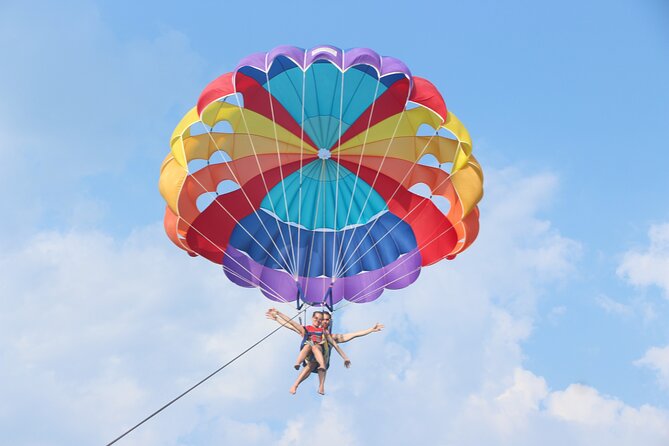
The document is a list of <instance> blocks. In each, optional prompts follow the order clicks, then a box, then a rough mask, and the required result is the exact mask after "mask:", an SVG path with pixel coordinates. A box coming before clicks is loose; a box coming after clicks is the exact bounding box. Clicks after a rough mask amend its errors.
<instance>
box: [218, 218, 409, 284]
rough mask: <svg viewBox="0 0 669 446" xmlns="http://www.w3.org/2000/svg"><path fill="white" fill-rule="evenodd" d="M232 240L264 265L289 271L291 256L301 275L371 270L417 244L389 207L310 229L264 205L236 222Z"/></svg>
mask: <svg viewBox="0 0 669 446" xmlns="http://www.w3.org/2000/svg"><path fill="white" fill-rule="evenodd" d="M263 226H264V228H263ZM242 227H243V229H242ZM265 228H266V229H267V230H265ZM249 234H250V235H249ZM230 245H231V246H233V247H234V248H236V249H238V250H240V251H243V252H244V253H246V254H247V255H248V256H249V257H251V258H252V259H253V260H255V261H256V262H258V263H259V264H261V265H264V266H266V267H268V268H272V269H278V270H285V271H290V270H291V268H288V266H287V265H286V264H285V262H286V261H289V262H294V263H295V264H296V269H295V270H294V271H293V272H294V273H295V274H297V275H298V276H301V277H334V275H335V274H336V273H337V272H338V273H339V276H338V277H348V276H353V275H356V274H358V273H360V272H363V271H374V270H377V269H379V268H383V267H385V266H387V265H389V264H390V263H392V262H393V261H395V260H397V259H398V258H399V257H400V256H401V255H403V254H406V253H408V252H410V251H411V250H413V249H416V247H417V243H416V238H415V236H414V233H413V231H412V229H411V226H410V225H409V224H407V223H406V222H404V221H402V220H401V219H400V218H398V217H397V216H395V215H394V214H393V213H391V212H384V213H383V214H381V215H380V216H378V218H376V219H374V220H372V221H370V222H368V223H367V224H365V225H361V226H356V227H353V228H348V229H345V230H343V231H312V230H307V229H303V228H298V227H296V226H294V225H289V224H286V223H284V222H282V221H280V220H278V219H277V218H276V217H275V216H273V215H271V214H269V213H267V212H265V211H264V210H262V209H261V210H260V211H258V212H257V213H253V214H251V215H249V216H247V217H246V218H244V219H242V220H241V221H240V222H239V224H238V225H237V226H236V227H235V229H234V230H233V232H232V235H231V237H230ZM284 259H286V260H285V261H284ZM279 262H280V263H279ZM292 264H293V263H291V265H292Z"/></svg>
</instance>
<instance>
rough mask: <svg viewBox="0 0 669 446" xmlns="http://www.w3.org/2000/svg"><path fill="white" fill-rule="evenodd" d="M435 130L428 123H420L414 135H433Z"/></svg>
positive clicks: (435, 132)
mask: <svg viewBox="0 0 669 446" xmlns="http://www.w3.org/2000/svg"><path fill="white" fill-rule="evenodd" d="M436 134H437V130H436V129H435V128H434V127H432V126H430V125H429V124H421V125H420V127H418V130H416V136H435V135H436Z"/></svg>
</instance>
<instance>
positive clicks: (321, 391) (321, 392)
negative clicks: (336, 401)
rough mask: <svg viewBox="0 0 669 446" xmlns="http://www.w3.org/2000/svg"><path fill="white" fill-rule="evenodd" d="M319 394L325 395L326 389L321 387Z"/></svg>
mask: <svg viewBox="0 0 669 446" xmlns="http://www.w3.org/2000/svg"><path fill="white" fill-rule="evenodd" d="M318 393H319V394H321V395H325V389H323V388H322V387H319V389H318Z"/></svg>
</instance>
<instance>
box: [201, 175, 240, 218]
mask: <svg viewBox="0 0 669 446" xmlns="http://www.w3.org/2000/svg"><path fill="white" fill-rule="evenodd" d="M237 189H239V184H237V183H235V182H234V181H232V180H223V181H221V182H220V183H218V186H217V187H216V190H214V191H207V192H205V193H203V194H200V196H199V197H197V200H195V206H197V209H198V211H200V212H203V211H204V210H205V209H207V208H208V207H209V206H211V204H212V203H213V202H214V201H215V200H216V198H217V197H219V196H221V195H226V194H229V193H231V192H234V191H236V190H237Z"/></svg>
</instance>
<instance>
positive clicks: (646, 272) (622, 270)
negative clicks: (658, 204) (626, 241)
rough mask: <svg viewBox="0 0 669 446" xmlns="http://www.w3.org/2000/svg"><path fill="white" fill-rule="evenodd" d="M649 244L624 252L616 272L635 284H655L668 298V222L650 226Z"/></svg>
mask: <svg viewBox="0 0 669 446" xmlns="http://www.w3.org/2000/svg"><path fill="white" fill-rule="evenodd" d="M648 237H649V239H650V245H649V246H648V247H647V248H646V249H644V250H632V251H628V252H627V253H625V254H624V256H623V259H622V261H621V263H620V266H619V267H618V270H617V273H618V275H620V276H622V277H623V278H625V279H626V280H628V281H629V282H630V283H631V284H633V285H636V286H657V287H659V288H660V289H661V290H662V291H663V292H664V294H665V296H667V297H668V298H669V223H664V224H660V225H653V226H651V228H650V230H649V231H648Z"/></svg>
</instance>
